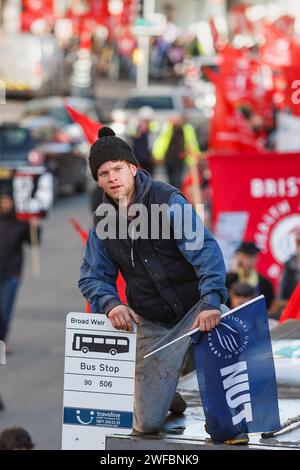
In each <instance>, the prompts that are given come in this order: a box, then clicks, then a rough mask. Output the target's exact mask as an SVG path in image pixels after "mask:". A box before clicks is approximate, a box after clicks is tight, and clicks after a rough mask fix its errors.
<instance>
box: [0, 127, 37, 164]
mask: <svg viewBox="0 0 300 470" xmlns="http://www.w3.org/2000/svg"><path fill="white" fill-rule="evenodd" d="M34 145H35V141H34V139H33V138H32V136H31V134H30V132H29V131H28V130H27V129H20V128H7V129H0V160H5V159H7V158H8V157H9V159H10V160H11V161H17V160H24V161H26V160H27V154H28V152H29V151H30V150H31V149H32V148H33V147H34Z"/></svg>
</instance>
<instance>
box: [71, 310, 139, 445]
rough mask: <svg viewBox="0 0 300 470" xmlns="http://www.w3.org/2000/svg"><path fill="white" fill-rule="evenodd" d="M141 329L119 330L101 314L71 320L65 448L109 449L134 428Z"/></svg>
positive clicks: (76, 315) (78, 314) (86, 315)
mask: <svg viewBox="0 0 300 470" xmlns="http://www.w3.org/2000/svg"><path fill="white" fill-rule="evenodd" d="M135 354H136V326H135V329H134V332H133V333H130V332H127V331H121V330H116V329H115V328H114V327H113V326H112V324H111V322H110V320H109V319H108V318H107V317H106V316H105V315H101V314H86V313H69V314H68V315H67V321H66V345H65V375H64V406H63V432H62V449H69V450H76V449H78V450H79V449H82V450H98V449H105V436H106V435H108V434H130V433H131V431H132V428H133V404H134V380H135Z"/></svg>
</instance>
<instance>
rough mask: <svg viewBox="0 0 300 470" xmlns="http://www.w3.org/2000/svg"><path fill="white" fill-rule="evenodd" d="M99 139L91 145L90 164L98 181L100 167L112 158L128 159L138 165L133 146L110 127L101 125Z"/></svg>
mask: <svg viewBox="0 0 300 470" xmlns="http://www.w3.org/2000/svg"><path fill="white" fill-rule="evenodd" d="M98 137H99V139H98V140H96V142H95V143H94V144H93V145H92V146H91V150H90V156H89V164H90V170H91V173H92V175H93V178H94V180H96V181H98V178H97V173H98V169H99V167H100V166H101V165H102V164H103V163H105V162H109V161H112V160H126V162H129V163H132V164H133V165H136V166H138V161H137V159H136V158H135V156H134V153H133V151H132V148H131V147H130V145H128V144H127V142H125V140H123V139H121V138H120V137H116V134H115V133H114V131H113V130H112V129H111V128H110V127H101V129H99V132H98Z"/></svg>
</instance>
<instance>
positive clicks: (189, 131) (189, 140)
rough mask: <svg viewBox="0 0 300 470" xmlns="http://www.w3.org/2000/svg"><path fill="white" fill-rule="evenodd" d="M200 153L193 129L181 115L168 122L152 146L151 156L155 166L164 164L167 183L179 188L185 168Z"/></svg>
mask: <svg viewBox="0 0 300 470" xmlns="http://www.w3.org/2000/svg"><path fill="white" fill-rule="evenodd" d="M199 153H200V148H199V144H198V140H197V135H196V131H195V129H194V127H193V126H192V125H191V124H188V123H187V122H186V119H185V116H184V115H183V114H178V115H177V116H175V117H174V118H172V120H170V121H168V122H167V123H166V124H165V126H164V127H163V130H162V132H161V133H160V135H159V136H158V137H157V139H156V140H155V142H154V144H153V148H152V156H153V159H154V162H156V163H157V164H162V163H165V165H166V170H167V173H168V177H169V183H170V184H171V185H172V186H175V187H177V188H180V187H181V184H182V180H183V174H184V170H185V166H186V165H188V164H190V163H191V162H192V161H193V160H194V159H195V157H197V156H198V155H199Z"/></svg>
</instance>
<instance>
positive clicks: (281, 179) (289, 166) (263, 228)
mask: <svg viewBox="0 0 300 470" xmlns="http://www.w3.org/2000/svg"><path fill="white" fill-rule="evenodd" d="M209 164H210V168H211V172H212V190H213V211H214V224H215V229H216V236H217V238H218V240H219V238H221V242H222V241H223V242H224V239H227V240H225V241H226V243H227V245H226V243H225V245H226V246H227V248H228V246H229V245H230V243H231V248H232V250H231V253H230V254H231V255H232V254H233V252H234V248H236V245H237V244H239V243H240V242H241V241H242V240H245V241H254V242H255V243H256V245H257V246H258V247H259V248H260V250H261V255H260V259H259V265H258V269H259V271H260V273H261V274H262V275H265V276H266V277H268V278H269V279H270V280H271V281H273V283H274V285H275V286H276V284H277V281H278V278H279V275H280V273H281V269H282V264H283V263H284V262H285V261H287V259H289V258H290V256H291V255H292V254H294V253H295V251H296V248H295V237H294V234H293V231H294V229H295V228H296V227H299V226H300V154H299V153H290V154H278V153H269V154H263V155H260V154H252V153H251V154H250V153H248V154H236V155H230V156H229V155H223V156H221V155H218V156H211V157H210V158H209ZM222 239H223V240H222ZM233 241H234V243H235V246H233V245H234V243H232V242H233ZM220 244H221V248H222V243H220ZM225 259H226V256H225Z"/></svg>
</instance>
